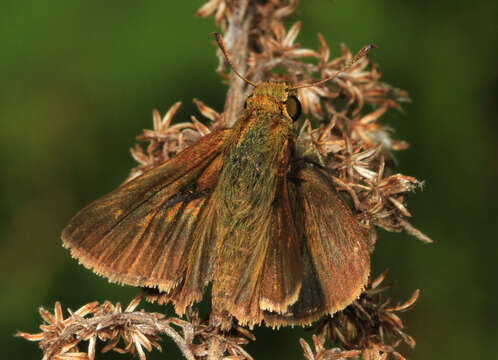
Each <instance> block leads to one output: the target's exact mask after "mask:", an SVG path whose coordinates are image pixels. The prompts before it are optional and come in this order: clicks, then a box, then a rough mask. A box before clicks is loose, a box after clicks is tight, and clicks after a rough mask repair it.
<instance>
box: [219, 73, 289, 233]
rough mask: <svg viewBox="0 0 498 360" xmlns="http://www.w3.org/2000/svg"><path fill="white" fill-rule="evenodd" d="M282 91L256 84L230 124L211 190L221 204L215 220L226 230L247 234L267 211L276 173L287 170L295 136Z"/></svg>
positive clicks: (281, 86) (274, 85) (281, 85)
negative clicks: (219, 169) (236, 230)
mask: <svg viewBox="0 0 498 360" xmlns="http://www.w3.org/2000/svg"><path fill="white" fill-rule="evenodd" d="M287 87H288V85H287V84H285V83H276V82H268V83H262V84H260V85H258V86H257V87H256V88H255V89H254V92H253V94H252V95H251V96H250V97H249V98H248V99H247V103H246V109H245V110H244V113H243V114H242V116H241V117H240V118H239V120H238V121H237V123H236V124H235V125H234V128H233V132H232V135H231V139H230V140H229V141H228V143H229V144H230V146H229V147H228V148H227V149H226V151H225V154H224V158H225V159H224V162H223V163H224V166H223V169H222V173H221V174H220V178H219V183H218V186H217V189H216V190H217V191H216V193H217V196H219V197H220V198H221V199H220V200H222V201H220V204H221V206H220V210H219V211H220V212H222V213H223V215H222V216H220V217H222V218H223V219H225V221H226V222H227V224H226V225H227V226H228V227H235V228H238V230H242V228H244V229H245V230H247V231H252V230H251V229H252V228H253V226H256V224H261V217H265V216H268V213H267V212H268V211H271V204H272V202H273V198H274V196H275V189H276V181H278V174H279V173H281V172H282V168H283V167H286V166H287V159H288V156H289V151H290V148H291V147H292V146H293V144H294V137H295V134H294V130H293V125H292V119H291V118H290V117H289V116H288V115H287V114H286V111H285V101H286V100H287V96H288V91H287ZM232 230H234V228H232ZM243 231H244V230H243Z"/></svg>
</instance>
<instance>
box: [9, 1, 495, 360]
mask: <svg viewBox="0 0 498 360" xmlns="http://www.w3.org/2000/svg"><path fill="white" fill-rule="evenodd" d="M202 3H203V1H201V0H197V1H183V2H172V1H141V2H139V1H123V0H121V1H105V2H102V1H89V0H87V1H62V0H49V1H13V0H2V4H1V6H0V8H1V12H0V46H1V55H0V84H1V86H0V124H1V127H0V131H1V132H0V133H1V135H0V136H1V141H0V154H1V155H0V156H1V164H2V166H1V177H0V181H1V184H0V191H1V201H0V213H1V216H0V239H1V240H0V274H1V280H0V281H1V285H0V286H1V295H0V347H1V348H3V349H4V350H3V354H4V356H5V355H7V354H8V355H9V358H11V359H14V358H15V359H40V358H41V353H40V351H39V349H38V348H37V346H36V344H33V343H28V342H26V341H24V340H21V339H18V338H14V337H12V334H13V333H14V332H15V331H16V330H24V331H30V332H37V327H38V324H39V323H40V318H39V315H38V312H37V308H38V306H40V305H44V306H46V307H49V308H52V307H53V304H54V302H55V301H56V300H60V301H61V302H62V304H63V306H64V307H69V308H71V309H73V310H74V309H76V308H78V307H79V306H80V305H82V304H84V303H86V302H88V301H91V300H101V301H102V300H105V299H109V300H112V301H122V302H123V303H127V302H128V301H129V300H130V299H131V298H132V297H133V296H134V295H135V294H136V290H135V289H133V288H129V287H120V286H117V285H113V284H109V283H108V282H107V281H106V280H105V279H103V278H99V277H97V276H95V275H94V274H92V273H91V272H89V271H87V270H86V269H84V268H83V267H81V266H79V265H77V263H76V261H74V260H72V259H71V258H70V256H69V253H68V252H67V251H66V250H64V249H63V248H62V247H61V241H60V238H59V235H60V231H61V229H62V228H63V227H64V225H65V224H66V223H67V221H68V220H69V219H70V218H71V217H72V215H74V214H75V212H76V211H77V210H79V209H80V208H82V207H83V206H84V205H86V204H87V203H89V202H90V201H92V200H94V199H96V198H97V197H99V196H101V195H103V194H104V193H106V192H108V191H110V190H112V189H113V188H115V187H116V186H117V185H118V184H120V183H121V182H122V181H123V180H124V178H125V177H126V175H127V174H128V171H129V169H130V168H131V167H133V166H134V165H135V164H134V162H133V160H132V159H131V157H130V155H129V152H128V148H129V147H130V146H132V145H133V144H134V142H135V140H134V137H135V135H137V134H138V133H140V132H141V130H142V129H143V128H150V127H151V125H152V121H151V120H152V118H151V112H152V109H153V108H158V109H159V110H160V111H161V113H163V112H164V111H165V110H167V109H168V108H169V107H170V106H171V105H172V104H173V103H174V102H175V101H177V100H182V101H183V102H184V105H183V107H182V108H181V110H180V112H179V116H177V117H176V119H188V116H189V115H190V114H196V113H197V112H196V110H195V108H194V107H193V105H192V102H191V99H192V98H193V97H196V98H199V99H201V100H203V101H205V102H206V103H207V104H209V105H211V106H212V107H214V108H215V109H218V110H221V109H222V106H223V102H224V97H225V91H226V88H225V86H224V85H222V84H221V81H220V78H219V77H218V76H217V75H216V74H215V72H214V69H215V67H216V66H217V59H216V57H215V47H214V46H213V44H212V40H211V39H209V38H208V36H207V34H208V33H209V32H210V31H214V30H216V28H215V26H214V24H213V20H212V19H198V18H195V17H194V16H193V13H194V11H195V10H196V9H197V8H198V7H199V6H200V5H201V4H202ZM497 15H498V2H497V1H496V0H491V1H479V2H471V1H454V0H453V1H449V0H444V1H437V2H434V1H429V0H426V1H420V0H418V1H413V0H410V1H407V0H405V1H399V0H398V1H394V0H378V1H371V0H350V1H346V0H335V1H330V0H328V1H327V0H322V1H318V0H308V1H302V3H301V4H300V6H299V8H298V12H297V16H298V18H299V19H301V20H303V29H302V32H301V35H300V37H299V38H298V41H299V42H300V43H301V44H303V45H304V46H305V47H313V48H316V47H317V46H318V40H317V38H316V33H317V32H321V33H322V34H324V36H325V37H326V39H327V40H328V43H329V45H330V46H331V49H332V51H333V53H332V55H333V56H334V55H337V54H338V53H339V49H340V48H339V44H340V42H345V43H346V44H348V46H349V47H350V48H351V49H353V51H356V50H357V49H359V48H361V47H362V46H363V45H365V44H367V43H370V42H374V43H376V44H377V45H379V46H380V48H381V49H380V50H378V51H375V52H372V53H371V58H372V59H373V60H374V61H375V62H377V63H379V64H380V66H381V68H382V69H383V80H384V81H386V82H388V83H390V84H392V85H394V86H397V87H400V88H403V89H405V90H407V91H408V92H409V93H410V95H411V97H412V99H413V103H412V104H408V105H406V106H405V107H404V108H405V113H396V112H390V113H389V114H388V116H387V117H385V121H387V122H388V123H389V124H390V125H391V126H392V127H393V128H395V130H396V132H395V137H397V138H400V139H404V140H406V141H408V142H409V143H410V144H411V148H410V149H409V150H408V151H404V152H400V153H398V160H399V167H400V169H399V170H400V171H402V172H404V173H405V174H408V175H413V176H416V177H417V178H419V179H423V180H425V181H426V186H425V188H424V191H421V192H418V193H417V194H413V195H408V204H409V209H410V210H411V212H412V213H413V214H414V218H413V224H414V225H415V226H417V227H419V228H420V229H422V230H423V231H424V232H426V233H427V234H428V235H429V236H431V237H432V238H433V239H434V240H435V243H434V244H433V245H425V244H422V243H421V242H419V241H418V240H416V239H414V238H411V237H409V236H408V235H406V234H389V233H386V232H383V231H380V232H379V242H378V245H377V248H376V251H375V253H374V257H373V268H374V273H375V274H377V273H379V272H380V271H382V270H383V269H384V268H389V269H390V272H389V276H388V281H390V282H392V283H393V284H394V289H393V291H392V297H393V300H394V301H398V300H404V299H406V298H408V297H409V296H410V294H411V293H412V291H413V290H414V289H416V288H420V289H421V297H420V299H419V301H418V302H417V305H416V307H415V309H414V310H413V311H411V312H408V313H406V314H404V317H403V319H404V321H405V323H406V325H407V326H408V332H409V333H410V334H412V335H413V336H414V337H415V339H416V340H417V347H416V349H415V350H410V349H407V348H406V347H404V348H401V351H402V352H403V353H404V354H405V355H407V356H408V357H409V358H412V359H427V360H428V359H477V358H481V359H482V358H487V359H491V358H496V357H497V356H498V318H497V311H496V308H497V306H498V302H497V300H496V297H497V296H498V290H497V289H498V288H497V286H496V285H497V281H496V275H497V270H496V264H497V255H498V242H497V241H496V240H497V237H496V232H497V231H496V229H497V227H496V222H497V220H498V219H497V216H496V213H497V204H498V197H497V191H496V181H497V179H498V176H497V175H498V171H497V156H498V151H497V150H498V149H497V145H496V135H497V133H498V131H497V130H498V125H497V120H498V119H497V115H498V105H497V91H498V76H497V68H498V66H497V64H498V63H497V55H498V39H497V30H498V29H497V23H498V19H497ZM147 306H148V305H147ZM149 308H151V307H149ZM152 308H153V307H152ZM153 309H156V308H153ZM156 310H157V309H156ZM160 310H161V309H160ZM256 336H257V337H258V341H257V342H256V343H255V344H252V345H250V346H249V347H248V350H249V352H250V353H252V354H253V355H254V356H255V357H256V359H274V358H288V359H301V358H302V355H301V354H302V352H301V349H300V347H299V345H298V341H297V340H298V338H299V337H301V336H304V337H305V338H306V339H308V340H309V339H310V333H309V332H306V331H303V330H301V329H290V328H289V329H287V328H286V329H283V330H281V331H280V332H273V331H271V330H269V329H264V328H263V329H258V330H256ZM165 344H166V346H165V353H163V354H160V353H158V352H154V353H153V354H152V355H151V356H150V359H162V358H170V359H171V358H178V357H179V354H178V352H177V351H176V349H175V347H174V346H173V345H171V344H170V343H168V342H165ZM98 358H99V359H111V358H121V359H124V358H127V357H125V356H117V357H116V356H114V355H113V356H110V355H104V356H102V355H100V356H98Z"/></svg>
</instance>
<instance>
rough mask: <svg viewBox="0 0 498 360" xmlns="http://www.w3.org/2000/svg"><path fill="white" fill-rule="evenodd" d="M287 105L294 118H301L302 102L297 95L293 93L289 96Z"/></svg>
mask: <svg viewBox="0 0 498 360" xmlns="http://www.w3.org/2000/svg"><path fill="white" fill-rule="evenodd" d="M285 106H286V108H287V112H288V113H289V115H290V117H291V118H292V120H294V121H296V120H297V119H298V118H299V115H301V103H300V102H299V100H298V99H297V97H295V96H293V95H291V96H289V98H288V99H287V102H286V103H285Z"/></svg>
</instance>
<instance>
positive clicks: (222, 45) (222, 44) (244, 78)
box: [209, 32, 256, 87]
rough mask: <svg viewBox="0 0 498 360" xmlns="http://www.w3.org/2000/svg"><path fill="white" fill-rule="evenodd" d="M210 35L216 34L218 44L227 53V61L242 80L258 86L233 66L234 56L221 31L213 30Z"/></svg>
mask: <svg viewBox="0 0 498 360" xmlns="http://www.w3.org/2000/svg"><path fill="white" fill-rule="evenodd" d="M209 35H214V36H215V37H216V42H217V43H218V46H219V47H220V49H221V51H222V52H223V54H224V55H225V58H226V59H227V62H228V64H229V65H230V67H231V68H232V70H233V72H234V73H235V74H236V75H237V76H238V77H239V78H241V79H242V80H244V81H245V82H246V83H248V84H249V85H252V86H254V87H256V84H255V83H253V82H252V81H251V80H248V79H247V78H246V77H245V76H243V75H242V74H241V73H239V72H238V71H237V70H236V69H235V66H233V62H232V57H231V56H230V54H229V53H228V50H227V48H226V47H225V42H224V41H223V37H222V36H221V34H220V33H217V32H212V33H210V34H209Z"/></svg>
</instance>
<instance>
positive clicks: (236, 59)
mask: <svg viewBox="0 0 498 360" xmlns="http://www.w3.org/2000/svg"><path fill="white" fill-rule="evenodd" d="M252 18H253V16H252V6H251V2H249V1H248V0H241V1H239V2H238V4H237V8H236V10H235V16H233V17H232V20H231V21H230V24H229V26H228V29H227V31H226V32H225V35H224V38H225V43H226V44H227V46H228V50H229V51H230V53H231V56H232V61H233V64H234V66H235V68H236V69H237V70H238V71H239V72H241V73H242V74H244V73H245V72H246V69H247V57H248V55H249V31H250V29H251V23H252ZM222 56H223V55H222ZM245 86H246V84H245V83H244V81H243V80H242V79H240V78H239V77H238V76H232V77H231V78H230V83H229V88H228V92H227V96H226V100H225V109H224V112H223V116H224V121H225V124H226V126H228V127H231V126H232V125H233V124H234V123H235V122H236V121H237V118H238V114H239V113H240V109H242V105H243V104H244V88H245Z"/></svg>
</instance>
